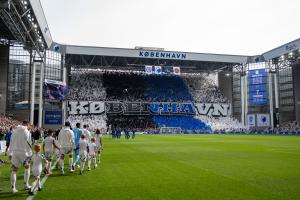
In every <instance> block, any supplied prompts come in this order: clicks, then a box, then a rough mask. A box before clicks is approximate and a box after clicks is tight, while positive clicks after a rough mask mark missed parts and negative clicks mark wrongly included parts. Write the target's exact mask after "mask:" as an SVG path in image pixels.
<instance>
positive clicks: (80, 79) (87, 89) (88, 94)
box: [67, 70, 106, 101]
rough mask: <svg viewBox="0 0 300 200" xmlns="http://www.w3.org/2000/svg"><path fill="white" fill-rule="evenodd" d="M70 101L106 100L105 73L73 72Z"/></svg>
mask: <svg viewBox="0 0 300 200" xmlns="http://www.w3.org/2000/svg"><path fill="white" fill-rule="evenodd" d="M67 98H68V100H76V101H94V100H98V101H100V100H105V99H106V90H105V89H104V87H103V72H102V71H97V70H93V71H90V70H79V71H71V79H70V87H69V91H68V97H67Z"/></svg>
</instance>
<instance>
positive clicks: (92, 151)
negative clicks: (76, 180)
mask: <svg viewBox="0 0 300 200" xmlns="http://www.w3.org/2000/svg"><path fill="white" fill-rule="evenodd" d="M95 142H96V139H95V138H91V142H90V143H89V144H88V170H89V171H90V170H91V162H92V160H93V162H94V168H96V167H97V163H96V148H97V147H96V146H97V145H96V143H95Z"/></svg>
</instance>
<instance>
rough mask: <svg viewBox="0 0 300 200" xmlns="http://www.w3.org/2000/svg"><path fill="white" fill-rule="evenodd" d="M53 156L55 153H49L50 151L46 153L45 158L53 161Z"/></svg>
mask: <svg viewBox="0 0 300 200" xmlns="http://www.w3.org/2000/svg"><path fill="white" fill-rule="evenodd" d="M52 156H53V152H49V151H46V152H45V158H46V159H47V160H52Z"/></svg>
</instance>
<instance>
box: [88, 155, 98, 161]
mask: <svg viewBox="0 0 300 200" xmlns="http://www.w3.org/2000/svg"><path fill="white" fill-rule="evenodd" d="M95 156H96V155H95V154H89V155H88V160H92V159H94V158H95Z"/></svg>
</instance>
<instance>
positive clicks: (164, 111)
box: [68, 101, 231, 117]
mask: <svg viewBox="0 0 300 200" xmlns="http://www.w3.org/2000/svg"><path fill="white" fill-rule="evenodd" d="M68 112H69V115H89V114H93V115H94V114H95V115H97V114H104V113H107V114H124V115H206V116H213V117H227V116H230V115H231V105H230V104H218V103H196V104H193V103H192V102H109V101H108V102H103V101H69V102H68Z"/></svg>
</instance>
